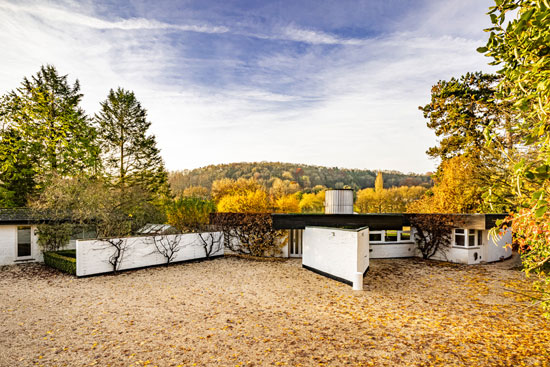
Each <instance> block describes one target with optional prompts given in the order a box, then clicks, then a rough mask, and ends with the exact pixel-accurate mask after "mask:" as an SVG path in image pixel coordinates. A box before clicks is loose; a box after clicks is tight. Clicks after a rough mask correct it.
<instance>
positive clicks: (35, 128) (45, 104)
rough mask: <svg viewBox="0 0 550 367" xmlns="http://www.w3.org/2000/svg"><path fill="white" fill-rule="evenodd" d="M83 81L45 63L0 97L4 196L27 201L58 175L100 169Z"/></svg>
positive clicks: (0, 181) (1, 192)
mask: <svg viewBox="0 0 550 367" xmlns="http://www.w3.org/2000/svg"><path fill="white" fill-rule="evenodd" d="M81 100H82V94H81V93H80V84H79V82H78V80H76V81H75V83H74V84H72V85H71V84H70V83H69V82H68V79H67V75H59V73H58V71H57V70H56V68H55V67H54V66H51V65H46V66H42V67H41V68H40V70H39V71H38V73H37V74H36V75H34V76H32V77H31V78H30V79H28V78H24V79H23V82H22V83H21V86H20V87H19V88H17V89H16V90H13V91H11V92H10V93H8V94H6V95H4V96H3V97H2V99H1V102H0V123H1V125H2V126H1V130H0V162H2V163H1V164H0V195H2V197H1V198H0V200H1V201H2V204H3V205H12V206H14V205H17V206H22V205H24V204H25V203H26V200H27V198H28V196H29V195H32V194H34V193H35V192H39V191H40V190H41V189H43V187H44V182H45V181H47V180H48V179H49V177H50V176H51V175H53V174H59V175H64V176H67V175H68V176H70V175H75V174H83V173H88V174H95V173H96V172H97V170H98V166H99V160H98V153H99V151H98V147H97V145H96V140H95V137H96V131H95V129H94V128H93V127H92V126H91V124H90V121H89V119H88V118H87V117H86V115H85V113H84V111H83V110H82V109H81V108H80V102H81Z"/></svg>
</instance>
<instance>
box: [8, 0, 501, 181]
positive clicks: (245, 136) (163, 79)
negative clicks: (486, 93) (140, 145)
mask: <svg viewBox="0 0 550 367" xmlns="http://www.w3.org/2000/svg"><path fill="white" fill-rule="evenodd" d="M489 6H491V1H485V0H455V1H404V0H402V1H397V0H385V1H378V0H377V1H374V0H368V1H344V0H340V1H296V0H294V1H207V0H203V1H127V2H125V1H114V0H111V1H52V2H48V1H6V0H2V1H0V44H2V57H1V59H0V60H1V66H2V67H1V68H0V93H1V94H3V93H5V92H7V91H9V90H11V89H14V88H16V87H17V86H18V85H19V83H20V81H21V80H22V78H23V77H24V76H30V75H32V74H34V73H35V72H36V71H37V70H38V69H39V67H40V65H42V64H46V63H49V64H53V65H55V66H57V68H58V70H59V71H60V72H61V73H63V74H69V78H70V79H71V80H74V79H76V78H78V79H79V80H80V83H81V86H82V91H83V93H84V94H85V98H84V101H83V107H84V108H85V109H86V111H87V112H88V113H89V114H91V115H92V114H93V113H95V112H97V111H98V108H99V102H100V101H102V100H104V99H105V98H106V96H107V93H108V91H109V89H110V88H116V87H118V86H121V87H123V88H127V89H131V90H133V91H134V92H135V93H136V95H137V97H138V99H140V101H141V102H142V104H143V105H144V107H145V108H147V109H148V112H149V120H150V121H151V122H152V127H151V130H152V133H154V134H155V135H156V136H157V141H158V145H159V147H160V149H161V151H162V155H163V157H164V159H165V162H166V165H167V167H168V168H169V169H171V170H175V169H185V168H195V167H200V166H204V165H208V164H217V163H229V162H242V161H283V162H295V163H306V164H318V165H325V166H339V167H348V168H367V169H395V170H400V171H404V172H417V173H423V172H427V171H431V170H433V169H434V168H435V166H436V164H437V162H435V161H433V160H430V159H428V158H427V156H426V154H425V151H426V150H427V149H428V147H430V146H432V145H434V144H436V138H435V136H434V135H433V133H432V132H431V131H430V130H429V129H428V128H427V127H426V123H425V121H424V119H423V117H422V114H421V112H420V111H419V110H418V106H419V105H423V104H426V103H428V102H429V98H430V88H431V86H432V85H433V84H435V83H436V82H437V81H438V80H439V79H449V78H450V77H452V76H460V75H461V74H464V73H466V72H468V71H478V70H482V71H487V72H489V71H493V69H492V67H490V66H489V65H488V62H489V61H490V60H488V59H487V58H485V57H484V56H482V55H480V54H478V53H477V52H476V51H475V50H476V48H477V47H479V46H482V45H483V44H484V42H485V39H486V34H485V32H483V28H486V27H488V26H489V19H488V16H487V15H485V13H486V12H487V10H488V8H489Z"/></svg>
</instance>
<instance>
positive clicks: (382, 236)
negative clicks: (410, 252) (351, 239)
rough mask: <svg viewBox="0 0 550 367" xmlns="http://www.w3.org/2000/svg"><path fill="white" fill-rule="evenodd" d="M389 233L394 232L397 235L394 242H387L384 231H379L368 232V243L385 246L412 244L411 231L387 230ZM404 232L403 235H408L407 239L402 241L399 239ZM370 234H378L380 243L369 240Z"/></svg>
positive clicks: (412, 234)
mask: <svg viewBox="0 0 550 367" xmlns="http://www.w3.org/2000/svg"><path fill="white" fill-rule="evenodd" d="M389 231H391V232H396V234H397V236H396V237H397V238H396V240H395V241H388V240H386V232H388V231H386V230H381V231H370V232H369V243H372V244H386V245H392V244H403V243H411V242H412V243H414V232H413V231H412V230H408V231H403V230H399V229H398V230H389ZM403 232H405V233H409V238H408V239H405V240H404V239H402V238H401V234H402V233H403ZM371 234H379V235H380V238H381V239H380V241H372V240H371V239H370V235H371Z"/></svg>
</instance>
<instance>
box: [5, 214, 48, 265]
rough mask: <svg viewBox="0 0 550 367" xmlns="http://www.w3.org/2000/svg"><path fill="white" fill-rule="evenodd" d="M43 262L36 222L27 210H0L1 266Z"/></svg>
mask: <svg viewBox="0 0 550 367" xmlns="http://www.w3.org/2000/svg"><path fill="white" fill-rule="evenodd" d="M29 261H43V257H42V251H41V250H40V248H39V246H38V241H37V235H36V222H35V221H33V220H32V218H31V215H30V212H29V210H27V209H20V208H18V209H1V210H0V265H10V264H17V263H23V262H29Z"/></svg>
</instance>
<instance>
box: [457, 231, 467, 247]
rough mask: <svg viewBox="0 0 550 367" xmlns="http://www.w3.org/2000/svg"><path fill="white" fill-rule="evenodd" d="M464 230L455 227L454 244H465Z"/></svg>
mask: <svg viewBox="0 0 550 367" xmlns="http://www.w3.org/2000/svg"><path fill="white" fill-rule="evenodd" d="M465 232H466V231H465V230H464V229H460V228H456V229H455V246H460V247H464V246H465V245H466V238H465V237H466V233H465Z"/></svg>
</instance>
